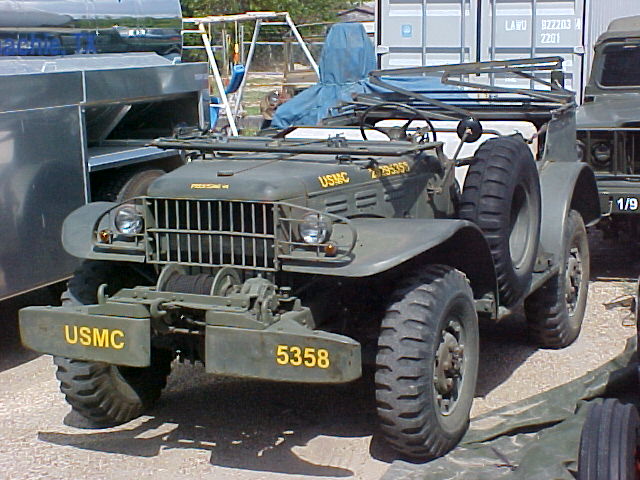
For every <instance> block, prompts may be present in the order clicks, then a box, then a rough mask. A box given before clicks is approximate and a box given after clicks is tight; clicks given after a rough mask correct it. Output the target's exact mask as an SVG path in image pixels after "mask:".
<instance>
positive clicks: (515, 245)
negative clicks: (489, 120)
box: [459, 137, 541, 307]
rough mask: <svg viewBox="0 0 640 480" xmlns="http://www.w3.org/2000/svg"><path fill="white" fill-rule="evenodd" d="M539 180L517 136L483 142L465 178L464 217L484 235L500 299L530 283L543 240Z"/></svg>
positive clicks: (510, 300) (513, 296) (510, 299)
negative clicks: (494, 270) (541, 239)
mask: <svg viewBox="0 0 640 480" xmlns="http://www.w3.org/2000/svg"><path fill="white" fill-rule="evenodd" d="M540 205H541V204H540V182H539V179H538V170H537V168H536V164H535V161H534V159H533V156H532V154H531V151H530V150H529V148H528V147H527V145H526V144H525V143H524V142H523V141H522V140H521V139H519V138H517V137H499V138H492V139H490V140H487V141H486V142H484V143H483V144H482V145H481V146H480V148H478V150H477V151H476V153H475V157H474V160H473V162H472V163H471V165H470V166H469V171H468V172H467V176H466V178H465V181H464V189H463V191H462V198H461V201H460V212H459V215H460V218H462V219H464V220H469V221H471V222H474V223H475V224H476V225H478V227H480V229H481V230H482V232H483V233H484V235H485V238H486V239H487V242H488V244H489V248H490V249H491V254H492V256H493V263H494V265H495V269H496V275H497V279H498V292H499V294H500V303H501V304H503V305H506V306H507V307H510V306H512V305H514V304H515V303H516V302H517V301H518V300H519V299H520V298H521V297H522V295H524V293H525V292H526V291H527V289H528V288H529V284H530V283H531V275H532V272H533V266H534V264H535V261H536V256H537V253H538V242H539V240H540V210H541V206H540Z"/></svg>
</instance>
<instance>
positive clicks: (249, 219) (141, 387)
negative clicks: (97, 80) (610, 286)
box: [20, 58, 599, 458]
mask: <svg viewBox="0 0 640 480" xmlns="http://www.w3.org/2000/svg"><path fill="white" fill-rule="evenodd" d="M560 69H561V60H560V59H558V58H547V59H541V60H524V61H509V62H490V63H480V64H468V65H460V66H449V67H438V68H437V69H436V73H437V74H438V75H440V76H442V79H443V82H446V83H454V78H468V76H469V75H471V76H473V78H476V76H484V77H487V76H488V75H494V74H500V75H503V74H509V75H513V74H516V75H519V76H525V77H526V78H529V77H531V78H532V79H533V80H532V81H534V82H539V81H538V80H535V77H534V76H533V75H532V73H540V72H542V73H545V72H546V73H549V72H551V71H554V72H556V71H559V70H560ZM430 73H431V74H433V73H434V72H433V71H430ZM372 75H374V74H372ZM456 85H457V86H458V87H459V88H460V89H463V90H461V92H462V93H463V95H462V96H459V97H458V99H457V100H456V99H455V98H454V97H455V93H451V92H450V91H449V92H448V93H447V95H452V98H451V99H450V100H448V101H442V99H441V98H442V97H439V98H440V100H437V99H434V98H431V97H428V96H426V94H425V95H423V94H420V95H419V96H414V95H413V94H412V93H411V92H409V94H408V95H407V94H403V95H404V96H401V99H404V101H403V102H398V101H388V100H387V99H386V98H377V99H374V98H372V97H367V98H366V99H365V98H362V99H361V98H359V99H356V101H355V102H354V103H352V104H350V105H346V106H345V108H346V109H347V110H348V109H351V110H348V111H347V110H344V111H342V112H341V113H340V115H338V117H336V118H334V119H332V120H330V121H329V123H331V122H334V123H341V125H342V126H336V127H332V128H333V130H331V132H333V133H331V132H330V133H329V135H328V138H327V136H325V137H322V134H320V137H319V136H317V135H316V137H315V138H292V136H295V133H296V131H297V130H296V129H289V130H285V131H282V132H279V133H278V134H276V135H275V136H273V137H235V138H233V137H224V136H220V135H215V134H201V133H198V132H195V133H193V134H191V135H187V134H183V135H179V136H176V137H174V138H164V139H158V140H156V141H155V142H154V145H155V146H157V147H160V148H168V149H182V150H185V151H187V152H190V153H189V155H190V156H191V158H192V161H190V162H189V163H188V164H187V165H185V166H184V167H181V168H179V169H177V170H175V171H173V172H171V173H168V174H166V175H163V176H162V177H160V178H158V179H157V180H155V181H154V182H153V183H152V184H151V185H150V187H149V189H148V192H147V194H146V195H145V196H142V197H137V198H135V199H133V200H129V201H126V202H124V203H120V204H117V203H107V202H98V203H92V204H89V205H87V206H85V207H82V208H80V209H78V210H76V211H75V212H73V213H72V214H71V215H70V216H69V217H68V218H67V219H66V221H65V224H64V231H63V243H64V246H65V248H66V249H67V251H68V252H70V253H72V254H73V255H76V256H77V257H80V258H82V259H84V263H83V264H82V266H81V267H80V268H79V270H78V271H77V272H76V275H75V276H74V278H72V279H71V280H70V282H69V285H68V290H67V292H66V293H65V294H64V296H63V301H64V304H63V306H62V307H29V308H26V309H23V310H22V311H21V312H20V328H21V335H22V340H23V342H24V343H25V345H27V346H28V347H30V348H33V349H34V350H36V351H39V352H44V353H50V354H52V355H54V360H55V363H56V365H57V366H58V373H57V376H58V379H59V380H60V385H61V389H62V391H63V393H64V394H65V395H66V398H67V401H68V402H69V403H70V404H71V405H72V407H73V409H74V410H75V411H76V412H78V413H80V414H81V415H83V416H84V417H86V418H87V419H88V420H89V421H91V422H92V423H94V424H96V425H109V424H114V423H122V422H126V421H128V420H130V419H132V418H135V417H136V416H137V415H139V414H140V413H141V412H142V411H143V410H144V408H146V407H148V406H149V405H150V404H151V403H152V402H153V401H154V400H156V399H157V398H158V396H159V395H160V391H161V389H162V387H163V386H164V385H165V382H166V377H167V375H168V374H169V371H170V366H171V362H172V360H173V359H175V358H176V357H180V358H181V359H187V360H192V361H198V362H202V363H203V364H204V367H205V369H206V371H207V372H210V373H212V374H217V375H226V376H233V377H240V378H256V379H266V380H273V381H286V382H307V383H341V382H349V381H352V380H355V379H357V378H359V377H360V376H361V375H362V371H363V369H362V366H363V365H364V364H367V363H370V364H375V367H376V373H375V383H376V399H377V408H378V414H379V417H380V424H381V429H382V432H383V435H384V436H385V437H386V439H387V440H388V441H389V442H390V443H391V445H392V446H393V447H394V448H395V449H397V450H398V451H399V452H401V453H402V454H403V455H406V456H409V457H414V458H431V457H434V456H438V455H442V454H444V453H446V452H447V451H448V450H450V449H451V448H453V446H455V445H456V443H457V442H458V441H459V439H460V438H461V436H462V435H463V434H464V432H465V431H466V428H467V425H468V421H469V411H470V408H471V403H472V401H473V397H474V391H475V385H476V376H477V370H478V358H479V341H478V340H479V327H478V317H479V316H480V317H486V318H488V319H494V320H498V319H501V318H505V317H507V316H508V315H509V314H511V313H514V312H524V313H525V314H526V317H527V321H528V324H529V325H530V327H531V328H530V331H531V334H532V337H533V338H534V339H535V340H536V341H537V342H538V343H539V344H540V345H543V346H546V347H553V348H558V347H563V346H566V345H568V344H570V343H571V342H573V341H574V340H575V338H576V337H577V336H578V333H579V331H580V326H581V322H582V318H583V316H584V312H585V303H586V298H587V288H588V277H589V249H588V243H587V240H586V232H585V224H592V223H594V222H596V221H597V220H598V218H599V206H598V200H597V191H596V186H595V180H594V176H593V173H592V171H591V169H590V168H589V167H588V166H587V165H586V164H585V163H581V162H579V161H578V160H577V156H576V150H575V142H576V138H575V105H574V103H573V95H572V93H571V92H568V91H566V90H563V89H561V88H557V87H555V86H554V87H553V89H552V88H551V85H550V84H548V83H544V82H539V85H540V88H539V89H537V90H536V89H524V90H523V89H512V90H510V89H503V90H500V91H498V92H494V90H495V89H493V88H491V87H488V86H487V85H486V84H475V83H473V84H472V83H470V82H466V83H465V84H464V85H462V84H460V83H456ZM476 92H479V93H480V94H479V95H477V94H476ZM396 93H397V92H396ZM494 93H495V95H494ZM398 95H401V94H400V93H398ZM416 95H418V94H416ZM363 102H364V103H363ZM416 102H417V103H416ZM385 118H394V119H398V118H400V119H402V121H401V123H400V125H395V126H393V125H392V126H384V124H378V122H379V120H383V119H385ZM512 120H518V121H520V122H525V123H527V124H528V125H529V126H530V127H531V128H532V132H534V133H533V134H532V135H531V136H530V137H527V136H525V135H523V134H522V133H517V132H511V133H509V134H501V133H500V132H498V131H495V130H491V129H487V130H486V131H483V127H482V124H483V122H486V124H487V125H488V124H490V123H491V122H494V123H496V122H498V123H500V122H507V123H508V122H509V121H512ZM354 121H355V123H359V126H355V127H354V126H351V127H349V126H346V127H345V126H344V125H346V124H349V123H353V122H354ZM443 121H444V122H451V121H454V124H455V125H457V126H456V127H455V128H453V130H452V129H451V128H450V127H448V126H443V125H444V124H440V123H438V122H443ZM311 130H312V132H311V133H313V132H314V131H316V130H314V129H311ZM321 130H322V129H318V130H317V131H321ZM376 132H378V134H382V135H383V136H385V137H388V139H386V138H385V139H384V140H363V139H362V138H363V137H364V138H366V136H369V137H371V136H373V135H375V134H376ZM325 133H326V132H325ZM354 137H355V138H354ZM445 148H453V150H455V153H454V154H451V155H447V154H445ZM467 148H471V153H470V154H468V155H467V154H464V153H463V152H464V151H466V150H465V149H467ZM458 167H460V168H468V171H467V173H466V179H465V180H464V182H463V184H462V185H461V184H459V183H458V181H456V178H455V175H454V174H455V170H456V168H458ZM461 187H462V188H461Z"/></svg>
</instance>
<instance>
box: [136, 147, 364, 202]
mask: <svg viewBox="0 0 640 480" xmlns="http://www.w3.org/2000/svg"><path fill="white" fill-rule="evenodd" d="M314 160H316V159H315V158H314ZM359 171H360V172H361V171H362V169H361V168H359V167H356V166H351V165H338V164H337V163H336V161H335V158H334V157H331V158H329V157H327V160H326V162H323V161H309V160H303V159H300V160H292V159H287V160H275V161H274V159H273V158H265V159H260V160H198V161H194V162H191V163H188V164H187V165H184V166H182V167H180V168H178V169H176V170H174V171H172V172H170V173H168V174H166V175H163V176H162V177H160V178H158V179H157V180H155V181H154V182H153V183H152V184H151V186H150V187H149V190H148V196H150V197H160V198H178V199H191V198H194V199H195V198H201V199H229V200H251V201H265V202H270V201H271V202H273V201H285V200H290V199H294V198H299V197H302V196H307V195H308V194H309V193H310V192H313V191H318V190H321V189H322V184H321V181H320V179H321V178H324V176H325V175H329V176H331V175H334V174H340V175H339V177H340V178H346V179H347V181H346V182H344V183H348V181H349V177H350V175H351V176H357V175H358V173H359ZM343 173H344V174H345V175H346V177H345V175H343Z"/></svg>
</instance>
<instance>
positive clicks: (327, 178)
mask: <svg viewBox="0 0 640 480" xmlns="http://www.w3.org/2000/svg"><path fill="white" fill-rule="evenodd" d="M318 181H319V182H320V186H321V187H322V188H327V187H335V186H336V185H342V184H344V183H349V174H347V172H337V173H330V174H328V175H322V176H320V177H318Z"/></svg>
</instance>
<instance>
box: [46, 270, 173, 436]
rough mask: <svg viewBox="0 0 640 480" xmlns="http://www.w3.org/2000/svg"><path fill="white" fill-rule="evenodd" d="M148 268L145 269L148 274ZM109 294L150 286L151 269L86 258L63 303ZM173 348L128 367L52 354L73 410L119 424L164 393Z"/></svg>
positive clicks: (89, 301) (92, 419)
mask: <svg viewBox="0 0 640 480" xmlns="http://www.w3.org/2000/svg"><path fill="white" fill-rule="evenodd" d="M145 273H146V274H145ZM103 283H106V284H107V285H108V287H107V290H106V291H107V293H108V294H113V293H115V292H117V291H118V290H120V289H121V288H124V287H133V286H136V285H148V284H149V283H150V278H149V275H148V272H144V271H143V270H140V269H137V268H136V267H135V265H131V264H127V263H124V262H104V261H93V260H87V261H85V262H83V263H82V264H81V265H80V266H79V267H78V269H77V270H76V271H75V273H74V276H73V277H72V278H71V280H69V283H68V286H67V290H66V291H65V292H64V293H63V294H62V303H63V305H82V304H93V303H97V291H98V287H99V286H100V285H101V284H103ZM173 356H174V355H173V352H172V351H169V350H157V349H152V350H151V365H150V366H148V367H144V368H136V367H124V366H118V365H111V364H108V363H103V362H85V361H81V360H74V359H70V358H63V357H54V363H55V365H56V366H57V367H58V370H57V372H56V377H57V378H58V381H59V382H60V390H61V391H62V393H63V394H64V395H65V398H66V400H67V403H69V404H70V405H71V407H72V408H73V410H74V411H75V412H77V413H78V414H80V415H81V416H82V417H84V418H85V419H86V420H87V421H88V422H89V423H90V424H91V425H92V426H109V425H118V424H121V423H125V422H128V421H129V420H133V419H134V418H136V417H138V416H139V415H140V414H141V413H142V412H143V411H144V410H146V409H147V408H149V407H150V406H151V405H153V403H154V402H155V401H156V400H158V398H159V397H160V392H161V391H162V389H163V388H164V386H165V385H166V383H167V376H168V375H169V373H170V371H171V362H172V360H173Z"/></svg>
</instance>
